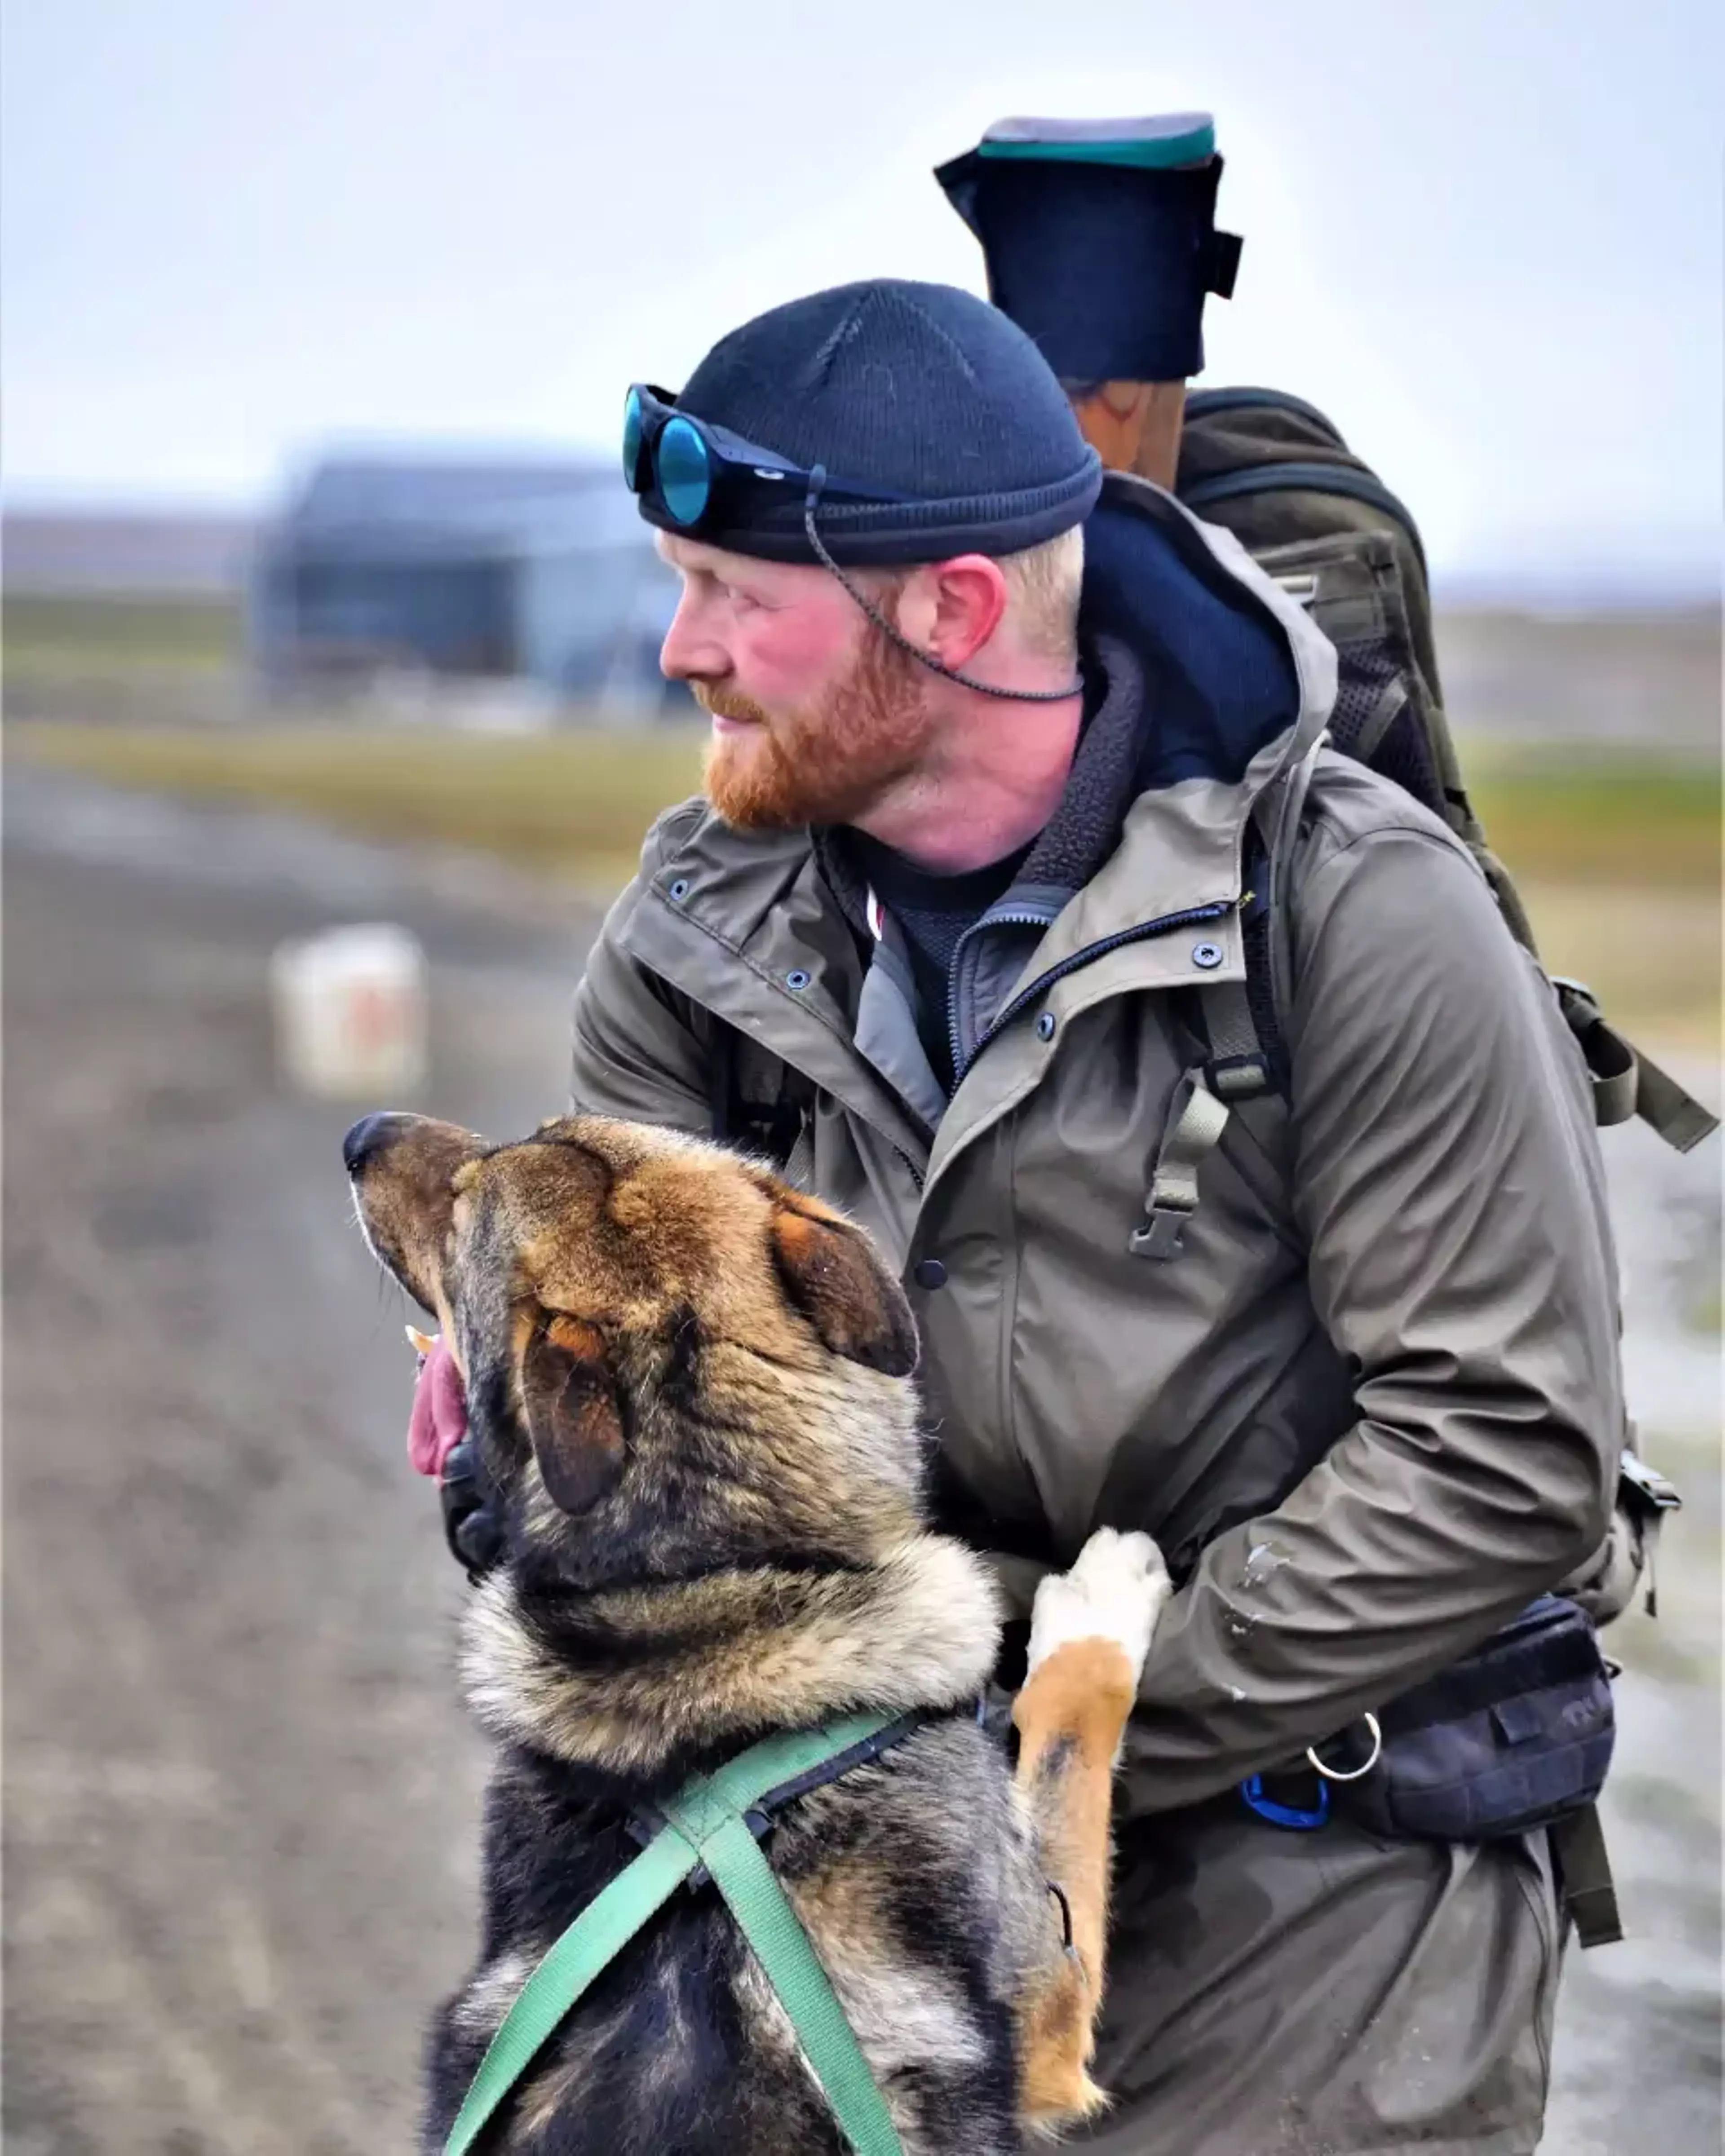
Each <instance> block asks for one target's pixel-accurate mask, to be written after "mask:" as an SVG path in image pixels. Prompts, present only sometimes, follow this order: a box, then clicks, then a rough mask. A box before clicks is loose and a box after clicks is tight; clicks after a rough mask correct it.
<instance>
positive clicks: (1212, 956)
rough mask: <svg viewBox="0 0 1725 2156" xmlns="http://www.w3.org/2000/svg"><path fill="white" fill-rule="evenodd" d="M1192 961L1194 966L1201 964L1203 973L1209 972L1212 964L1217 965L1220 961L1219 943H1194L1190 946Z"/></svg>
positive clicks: (1220, 949) (1220, 950)
mask: <svg viewBox="0 0 1725 2156" xmlns="http://www.w3.org/2000/svg"><path fill="white" fill-rule="evenodd" d="M1192 962H1193V964H1194V966H1202V967H1203V968H1204V971H1205V973H1209V969H1210V968H1211V967H1212V966H1219V965H1220V964H1221V962H1222V947H1221V945H1220V944H1219V943H1194V945H1193V947H1192Z"/></svg>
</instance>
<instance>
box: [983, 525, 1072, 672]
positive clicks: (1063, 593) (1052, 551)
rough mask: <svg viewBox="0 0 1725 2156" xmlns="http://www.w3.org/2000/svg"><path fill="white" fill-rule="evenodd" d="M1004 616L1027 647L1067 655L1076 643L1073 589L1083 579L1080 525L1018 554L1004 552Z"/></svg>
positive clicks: (1053, 656)
mask: <svg viewBox="0 0 1725 2156" xmlns="http://www.w3.org/2000/svg"><path fill="white" fill-rule="evenodd" d="M1000 567H1001V572H1002V573H1003V575H1004V577H1005V578H1006V614H1007V619H1008V620H1009V622H1010V623H1011V624H1013V626H1014V629H1016V630H1017V632H1018V634H1019V640H1020V641H1021V642H1022V643H1023V644H1024V648H1025V649H1026V650H1027V651H1034V652H1036V653H1038V654H1041V655H1043V656H1045V657H1048V658H1051V659H1070V657H1071V656H1072V655H1073V654H1074V653H1075V651H1076V649H1077V646H1078V590H1079V587H1080V585H1081V583H1083V581H1084V526H1082V525H1081V524H1075V525H1074V526H1072V528H1071V529H1070V531H1062V532H1061V533H1060V536H1058V537H1057V538H1054V539H1045V540H1044V541H1043V542H1042V544H1041V545H1040V547H1025V548H1024V552H1022V553H1019V554H1003V555H1002V556H1001V557H1000Z"/></svg>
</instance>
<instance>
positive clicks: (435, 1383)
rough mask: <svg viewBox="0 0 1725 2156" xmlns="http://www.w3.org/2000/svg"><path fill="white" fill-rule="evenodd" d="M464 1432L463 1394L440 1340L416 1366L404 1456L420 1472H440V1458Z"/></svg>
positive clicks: (445, 1348)
mask: <svg viewBox="0 0 1725 2156" xmlns="http://www.w3.org/2000/svg"><path fill="white" fill-rule="evenodd" d="M465 1435H467V1395H466V1394H465V1392H464V1391H463V1390H462V1387H461V1373H460V1372H459V1370H458V1369H457V1368H455V1363H454V1358H453V1357H452V1356H451V1354H450V1353H449V1349H448V1348H447V1347H444V1343H443V1342H442V1341H441V1340H438V1341H434V1342H433V1344H432V1347H431V1350H430V1353H429V1354H428V1355H427V1356H426V1358H425V1360H424V1363H422V1364H421V1365H420V1368H419V1379H418V1383H417V1384H416V1385H415V1386H414V1388H413V1414H411V1416H409V1418H408V1459H409V1460H412V1462H413V1466H414V1468H415V1469H416V1470H417V1471H418V1473H419V1474H421V1475H437V1476H441V1475H442V1473H443V1471H444V1460H447V1459H448V1458H449V1455H450V1453H451V1452H452V1451H453V1450H454V1448H455V1446H457V1445H459V1443H460V1442H461V1440H462V1439H463V1438H464V1437H465Z"/></svg>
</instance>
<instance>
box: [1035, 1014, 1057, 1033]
mask: <svg viewBox="0 0 1725 2156" xmlns="http://www.w3.org/2000/svg"><path fill="white" fill-rule="evenodd" d="M1054 1037H1055V1014H1054V1013H1053V1012H1052V1011H1044V1013H1043V1014H1042V1015H1041V1017H1040V1019H1037V1021H1036V1038H1037V1039H1039V1040H1052V1039H1054Z"/></svg>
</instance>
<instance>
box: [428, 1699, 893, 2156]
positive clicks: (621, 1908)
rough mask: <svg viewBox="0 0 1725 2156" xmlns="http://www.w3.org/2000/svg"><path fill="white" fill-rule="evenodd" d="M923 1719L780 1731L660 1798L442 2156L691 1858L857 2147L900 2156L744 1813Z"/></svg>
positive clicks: (689, 1869)
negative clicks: (637, 1846) (651, 1827)
mask: <svg viewBox="0 0 1725 2156" xmlns="http://www.w3.org/2000/svg"><path fill="white" fill-rule="evenodd" d="M919 1719H920V1717H911V1716H905V1717H900V1718H898V1719H897V1720H895V1719H894V1717H891V1715H886V1714H852V1715H846V1716H844V1717H841V1718H840V1719H839V1720H837V1721H834V1722H823V1723H821V1724H819V1725H818V1726H817V1727H814V1728H813V1729H795V1730H784V1731H781V1732H778V1734H776V1735H774V1736H772V1737H768V1738H763V1739H762V1741H761V1743H758V1744H752V1745H751V1746H750V1747H749V1748H748V1749H747V1751H746V1752H742V1753H738V1754H737V1758H734V1759H728V1760H726V1763H724V1765H723V1766H721V1767H719V1768H715V1769H714V1771H713V1772H712V1773H711V1774H691V1776H690V1777H689V1779H688V1780H687V1781H686V1782H685V1783H684V1784H683V1786H682V1787H681V1789H679V1790H678V1791H677V1793H676V1794H675V1796H674V1797H671V1798H670V1799H667V1800H666V1801H665V1804H664V1805H663V1806H662V1809H663V1812H664V1814H665V1820H666V1824H665V1825H664V1826H663V1827H661V1828H660V1830H659V1832H658V1833H657V1834H656V1835H655V1836H654V1837H653V1840H651V1841H650V1842H649V1844H648V1845H647V1847H646V1848H645V1849H644V1850H643V1851H641V1853H640V1855H639V1856H637V1857H635V1858H634V1860H633V1861H632V1862H630V1863H629V1865H627V1866H625V1867H624V1870H623V1871H620V1872H619V1874H618V1875H617V1876H616V1877H615V1878H614V1880H612V1881H611V1882H610V1883H609V1885H608V1886H606V1887H604V1888H603V1891H602V1892H600V1893H599V1894H598V1895H597V1896H596V1897H594V1899H593V1901H591V1902H588V1906H587V1907H586V1908H584V1909H583V1911H582V1912H581V1914H580V1915H579V1916H578V1917H577V1918H576V1919H575V1921H574V1922H573V1923H572V1924H571V1925H570V1926H569V1927H568V1928H567V1930H566V1931H565V1932H564V1933H562V1937H561V1938H558V1940H557V1942H556V1943H555V1944H554V1945H553V1946H552V1948H551V1949H550V1951H549V1952H548V1953H547V1954H546V1955H545V1957H544V1958H543V1959H542V1961H541V1962H540V1963H539V1965H538V1967H537V1968H536V1969H535V1970H534V1971H533V1973H532V1974H531V1976H530V1977H529V1978H528V1979H527V1980H526V1984H523V1986H522V1987H521V1991H520V1992H519V1994H517V1995H516V2000H515V2003H514V2005H512V2006H511V2008H510V2010H509V2011H508V2013H507V2014H506V2015H505V2016H504V2017H503V2020H502V2023H501V2025H500V2027H499V2028H498V2030H497V2033H496V2035H495V2036H493V2037H492V2039H491V2041H490V2046H489V2047H488V2048H487V2050H486V2052H485V2056H484V2058H483V2059H481V2060H480V2065H479V2071H477V2072H476V2073H475V2076H474V2077H473V2081H472V2084H471V2086H470V2087H469V2089H468V2092H467V2094H466V2096H465V2097H464V2099H463V2100H462V2104H461V2108H460V2110H459V2112H457V2114H456V2117H455V2123H454V2125H453V2126H452V2127H451V2128H449V2138H448V2139H447V2140H446V2141H445V2142H444V2156H467V2152H468V2151H469V2150H470V2149H471V2148H472V2147H473V2145H474V2143H475V2141H476V2140H477V2139H478V2138H479V2136H480V2133H482V2132H483V2131H484V2129H485V2127H486V2125H487V2124H488V2123H490V2119H491V2117H493V2115H494V2114H495V2112H496V2110H497V2108H498V2107H499V2106H500V2105H501V2103H502V2102H503V2101H504V2100H505V2098H506V2097H507V2096H508V2095H509V2094H510V2092H511V2090H512V2089H513V2088H514V2087H515V2086H516V2082H518V2081H520V2079H521V2076H522V2075H523V2074H524V2073H525V2072H526V2070H527V2068H528V2066H530V2065H531V2063H532V2061H533V2059H534V2058H535V2056H536V2055H537V2053H538V2052H539V2051H540V2050H541V2048H542V2046H544V2044H545V2043H546V2041H547V2039H548V2038H549V2037H550V2036H551V2035H552V2033H553V2032H554V2030H556V2029H557V2025H558V2024H559V2023H560V2022H561V2021H562V2019H563V2017H564V2016H565V2015H567V2013H568V2011H569V2010H570V2008H571V2007H572V2006H573V2005H575V2003H576V2001H577V2000H578V1999H579V1998H580V1997H581V1996H582V1994H583V1992H585V1991H586V1990H587V1989H588V1988H589V1986H590V1985H591V1984H593V1982H594V1981H595V1979H597V1978H598V1976H599V1975H600V1974H602V1973H603V1970H605V1969H607V1968H608V1966H609V1965H610V1963H612V1962H614V1960H615V1959H616V1958H617V1956H618V1955H619V1953H621V1952H622V1951H623V1949H624V1947H626V1946H627V1945H628V1944H629V1941H630V1940H631V1939H632V1938H634V1936H635V1934H636V1933H638V1932H639V1931H640V1930H641V1928H643V1926H644V1925H645V1924H646V1923H648V1922H649V1921H650V1919H651V1918H652V1917H655V1916H656V1915H657V1914H658V1912H660V1909H662V1908H663V1907H665V1903H666V1902H668V1901H669V1900H670V1897H671V1896H672V1895H673V1894H674V1893H675V1892H676V1890H677V1889H678V1887H679V1886H681V1885H682V1884H683V1882H684V1881H685V1880H686V1879H688V1878H689V1877H690V1876H691V1874H692V1873H693V1872H694V1871H696V1867H697V1866H704V1867H705V1868H706V1871H709V1872H710V1873H711V1876H712V1878H713V1881H714V1882H715V1884H716V1886H717V1887H718V1889H719V1892H720V1893H721V1895H722V1896H723V1897H724V1898H725V1901H726V1904H727V1906H728V1907H730V1909H731V1911H732V1914H733V1915H734V1916H735V1917H736V1918H737V1922H739V1923H740V1924H741V1925H742V1928H743V1933H744V1936H745V1937H746V1938H747V1940H748V1942H749V1944H750V1946H751V1947H752V1948H753V1949H754V1952H755V1953H756V1954H757V1957H758V1958H759V1959H760V1961H761V1963H762V1967H763V1968H764V1969H766V1972H767V1974H768V1978H769V1979H770V1980H771V1981H772V1984H773V1989H774V1990H775V1991H776V1992H777V1993H778V1996H779V1998H780V1999H781V2000H782V2001H783V2005H784V2008H785V2010H786V2012H787V2013H788V2015H790V2017H791V2022H792V2025H793V2028H794V2029H795V2030H796V2033H797V2038H798V2042H799V2043H800V2044H801V2045H802V2046H803V2051H804V2052H805V2053H806V2055H807V2056H808V2059H809V2064H810V2066H812V2067H813V2068H814V2072H815V2075H816V2077H817V2079H818V2080H819V2082H820V2085H821V2087H822V2088H823V2089H824V2091H825V2092H826V2094H827V2098H828V2101H829V2102H830V2103H831V2105H832V2107H833V2110H834V2115H835V2116H836V2117H837V2119H838V2121H839V2126H840V2128H842V2130H843V2131H844V2133H845V2134H846V2136H847V2137H848V2138H850V2142H851V2143H852V2145H853V2146H854V2148H855V2150H856V2151H857V2156H902V2151H901V2148H900V2144H899V2140H898V2137H897V2134H896V2133H895V2132H894V2130H893V2126H892V2122H891V2118H890V2117H888V2116H887V2112H886V2104H885V2103H884V2102H883V2101H882V2099H881V2097H880V2091H879V2089H878V2088H876V2087H875V2082H874V2079H873V2076H872V2075H871V2074H870V2071H869V2067H868V2062H867V2061H866V2060H865V2058H864V2057H863V2056H862V2052H861V2049H860V2046H858V2044H857V2041H856V2038H855V2035H854V2033H853V2032H852V2030H851V2028H850V2023H849V2022H848V2021H846V2020H845V2015H844V2010H843V2009H842V2008H841V2007H840V2006H839V2002H838V1999H837V1997H836V1995H835V1994H834V1992H833V1989H832V1986H831V1984H830V1983H829V1981H828V1979H827V1975H826V1972H825V1971H824V1969H822V1968H821V1966H820V1963H819V1960H818V1958H816V1956H815V1953H814V1948H813V1947H812V1946H811V1945H810V1944H809V1937H808V1934H807V1933H805V1932H804V1931H803V1927H802V1925H801V1923H800V1922H798V1918H797V1914H796V1912H795V1911H794V1910H793V1908H792V1907H791V1905H790V1903H789V1902H788V1901H787V1900H786V1899H785V1896H784V1891H783V1888H782V1887H781V1886H779V1884H778V1880H777V1879H776V1878H775V1877H774V1876H773V1869H772V1866H770V1865H768V1862H767V1860H766V1858H765V1857H764V1856H762V1854H761V1852H760V1851H759V1849H758V1848H757V1846H756V1842H755V1835H754V1831H753V1827H752V1823H751V1820H750V1819H749V1817H748V1816H747V1815H749V1814H750V1813H751V1812H752V1810H753V1809H754V1808H755V1807H756V1805H757V1804H759V1803H760V1802H761V1801H762V1799H769V1798H771V1797H772V1796H773V1795H775V1794H778V1793H781V1792H783V1791H784V1790H785V1789H787V1787H788V1785H791V1784H795V1785H796V1788H797V1789H798V1792H800V1791H803V1790H806V1789H809V1788H811V1787H814V1786H816V1783H817V1781H818V1780H819V1779H829V1778H828V1777H825V1776H816V1775H815V1770H816V1769H818V1768H822V1767H824V1766H825V1765H826V1764H827V1763H829V1762H834V1763H837V1771H838V1772H839V1773H843V1772H845V1771H846V1770H847V1769H848V1768H850V1767H851V1766H855V1765H857V1764H859V1763H860V1762H861V1760H863V1759H865V1758H875V1757H877V1756H878V1755H879V1753H880V1751H881V1750H882V1749H884V1748H885V1747H884V1745H882V1744H880V1743H875V1742H874V1741H873V1740H875V1739H876V1738H880V1737H881V1736H882V1735H883V1734H885V1733H886V1732H896V1733H897V1735H900V1736H908V1735H909V1733H910V1732H911V1729H912V1728H913V1727H916V1724H917V1721H918V1720H919ZM811 1777H815V1779H810V1778H811ZM793 1935H794V1936H793ZM799 1949H800V1951H799ZM782 1978H783V1981H782V1980H781V1979H782ZM787 1987H788V1988H787ZM835 2022H836V2025H835ZM859 2075H860V2082H859V2078H858V2077H859ZM870 2099H872V2102H871V2101H870Z"/></svg>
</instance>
